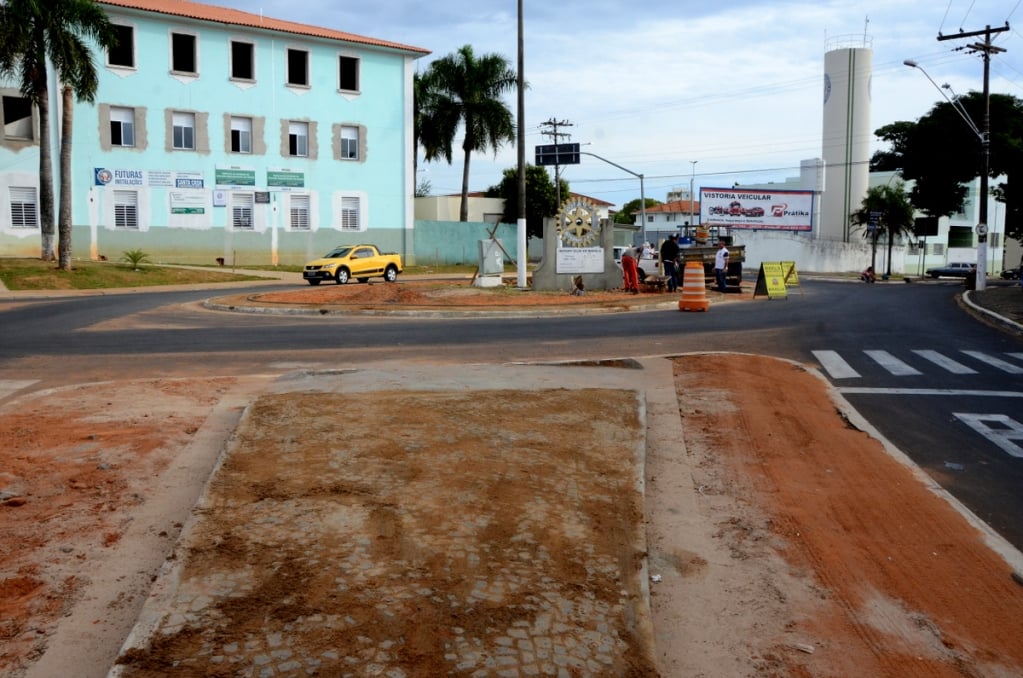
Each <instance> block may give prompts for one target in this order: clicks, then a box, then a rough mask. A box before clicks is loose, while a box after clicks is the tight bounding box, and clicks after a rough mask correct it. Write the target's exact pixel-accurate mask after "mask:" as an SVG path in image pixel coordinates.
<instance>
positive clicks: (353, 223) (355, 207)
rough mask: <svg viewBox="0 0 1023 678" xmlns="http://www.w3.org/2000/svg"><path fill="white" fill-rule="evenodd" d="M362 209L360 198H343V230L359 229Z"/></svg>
mask: <svg viewBox="0 0 1023 678" xmlns="http://www.w3.org/2000/svg"><path fill="white" fill-rule="evenodd" d="M360 209H361V205H360V201H359V199H358V198H341V230H343V231H358V230H359V222H360V219H359V212H360Z"/></svg>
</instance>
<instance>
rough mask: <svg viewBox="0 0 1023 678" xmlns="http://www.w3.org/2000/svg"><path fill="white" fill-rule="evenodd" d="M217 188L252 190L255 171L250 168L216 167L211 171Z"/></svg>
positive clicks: (254, 183) (254, 181)
mask: <svg viewBox="0 0 1023 678" xmlns="http://www.w3.org/2000/svg"><path fill="white" fill-rule="evenodd" d="M213 177H214V179H213V180H214V183H215V184H216V186H217V188H241V189H245V188H252V187H253V186H255V185H256V170H254V169H252V168H250V167H235V166H231V167H224V166H222V165H218V166H217V167H216V168H214V171H213Z"/></svg>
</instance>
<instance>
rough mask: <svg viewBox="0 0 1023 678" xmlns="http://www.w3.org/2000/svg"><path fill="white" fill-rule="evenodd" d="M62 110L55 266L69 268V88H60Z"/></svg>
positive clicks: (71, 120)
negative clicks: (58, 213)
mask: <svg viewBox="0 0 1023 678" xmlns="http://www.w3.org/2000/svg"><path fill="white" fill-rule="evenodd" d="M61 94H62V99H63V110H62V111H61V116H60V219H59V220H58V222H57V233H58V235H59V239H58V241H57V259H58V262H57V267H58V268H60V269H61V270H62V271H70V270H71V130H72V127H73V126H74V112H75V109H74V106H75V102H74V98H73V96H72V92H71V88H70V87H68V86H67V85H65V86H64V87H63V88H62V90H61Z"/></svg>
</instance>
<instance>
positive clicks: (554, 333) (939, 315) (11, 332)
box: [0, 279, 1023, 548]
mask: <svg viewBox="0 0 1023 678" xmlns="http://www.w3.org/2000/svg"><path fill="white" fill-rule="evenodd" d="M273 288H274V289H280V286H279V285H275V286H274V287H273ZM258 289H262V288H261V287H258V286H254V287H253V288H251V291H256V290H258ZM959 289H961V287H960V285H959V284H958V283H938V284H933V283H926V284H913V285H869V286H868V285H856V284H850V283H838V282H826V281H819V280H807V279H804V280H803V281H802V285H801V287H800V288H799V289H797V290H792V291H791V295H790V297H789V298H788V299H784V300H770V301H768V300H765V299H758V300H756V301H755V302H753V303H736V304H721V305H715V306H714V307H713V308H712V309H711V311H710V312H708V313H680V312H678V311H677V310H673V309H667V310H665V309H661V310H655V311H644V312H635V313H622V314H610V315H608V314H602V315H590V316H573V317H547V318H486V317H478V318H443V319H435V318H433V319H427V318H394V317H365V316H343V317H337V316H331V317H322V316H303V317H295V316H279V315H252V314H232V313H219V312H213V311H209V310H206V309H203V308H201V307H200V306H199V304H198V303H197V302H198V301H199V300H201V299H204V298H208V297H210V296H214V295H215V294H217V293H216V292H211V291H209V290H187V291H173V292H172V291H165V292H148V293H144V294H107V295H101V296H75V297H67V298H59V299H46V300H36V301H30V302H21V301H17V300H15V301H9V300H3V301H0V328H2V331H0V383H8V384H16V385H21V386H20V387H21V388H24V387H25V386H24V384H26V383H28V382H31V386H29V387H28V388H46V387H51V386H56V385H61V384H67V383H86V382H89V381H94V380H103V379H120V378H138V377H147V376H163V375H167V374H174V375H188V374H196V375H198V374H210V373H216V374H224V375H228V374H249V373H255V372H258V373H284V372H287V371H289V370H292V369H295V368H296V367H302V366H309V367H315V368H317V369H329V368H340V367H351V366H353V365H358V364H360V363H362V362H376V361H382V360H392V359H410V358H412V359H419V360H430V361H438V362H446V363H452V364H459V363H503V362H511V361H524V362H536V361H542V360H548V361H562V360H581V359H586V360H592V359H608V358H620V357H632V356H645V355H678V354H685V353H699V352H706V351H738V352H748V353H758V354H766V355H772V356H777V357H781V358H787V359H791V360H796V361H798V362H801V363H804V364H807V365H810V366H814V367H819V368H820V369H821V370H822V372H823V373H824V374H825V375H826V376H827V377H828V378H829V379H830V380H831V382H832V383H833V384H834V386H835V387H836V388H838V389H839V390H840V392H842V393H843V395H844V396H845V397H846V398H847V399H848V400H849V401H850V402H851V403H852V404H853V405H854V406H855V407H856V409H857V410H858V411H859V412H860V413H861V414H863V415H864V416H865V417H866V418H867V420H868V421H869V422H870V423H871V424H872V425H873V426H875V427H876V428H877V429H878V430H879V431H881V432H882V433H883V434H884V435H885V436H886V437H887V438H888V439H889V440H890V441H892V442H893V443H894V444H895V445H896V446H897V447H899V448H900V449H901V450H902V451H903V452H905V453H906V454H907V455H908V456H909V457H910V458H912V459H913V460H914V461H915V462H916V463H917V464H918V465H920V466H921V468H923V469H924V470H925V471H927V472H928V473H930V474H931V475H932V477H934V478H935V479H936V480H938V481H939V482H940V483H941V484H942V485H943V487H945V488H946V489H948V490H949V491H950V492H952V493H953V494H954V495H955V496H956V497H957V498H959V500H960V501H962V502H963V503H964V504H965V505H966V506H968V507H969V508H970V509H971V510H973V511H974V512H975V513H976V514H977V515H978V516H979V517H981V518H982V519H984V520H985V521H986V522H988V524H989V525H991V526H992V527H993V528H994V529H995V530H996V531H998V532H999V533H1000V534H1002V536H1004V537H1005V538H1006V539H1007V540H1009V541H1010V542H1011V543H1013V544H1014V545H1015V546H1016V547H1017V548H1023V527H1021V526H1020V525H1019V524H1018V521H1017V517H1018V516H1020V515H1023V494H1021V493H1019V492H1018V488H1019V487H1021V486H1023V339H1020V338H1019V336H1014V335H1011V334H1007V333H1005V332H1003V331H999V330H997V329H995V328H992V327H990V326H988V325H986V324H984V323H981V322H978V321H977V320H975V319H974V318H972V317H971V316H969V315H968V314H966V313H965V312H964V311H963V310H962V309H961V308H959V307H958V305H957V304H956V302H955V295H956V292H958V291H959ZM238 291H239V290H232V292H238ZM693 359H694V360H695V359H698V357H694V358H693ZM4 395H5V392H4V391H2V390H0V398H2V397H3V396H4Z"/></svg>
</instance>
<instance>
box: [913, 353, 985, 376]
mask: <svg viewBox="0 0 1023 678" xmlns="http://www.w3.org/2000/svg"><path fill="white" fill-rule="evenodd" d="M913 353H916V354H917V355H918V356H920V357H921V358H923V359H924V360H930V361H931V362H932V363H934V364H935V365H937V366H938V367H941V368H942V369H945V370H948V371H949V372H951V373H952V374H976V373H977V370H975V369H973V368H971V367H967V366H966V365H963V364H962V363H960V362H956V361H955V360H952V359H951V358H949V357H948V356H945V355H942V354H941V353H938V352H937V351H913Z"/></svg>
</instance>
